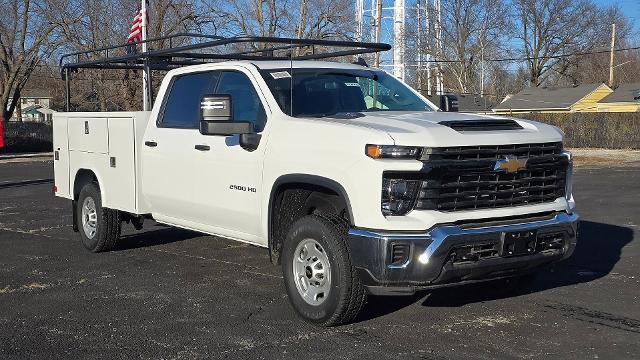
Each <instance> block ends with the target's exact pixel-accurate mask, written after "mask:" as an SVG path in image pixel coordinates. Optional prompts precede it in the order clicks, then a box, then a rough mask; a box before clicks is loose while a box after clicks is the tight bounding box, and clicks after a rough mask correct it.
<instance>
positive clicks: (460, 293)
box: [359, 221, 633, 321]
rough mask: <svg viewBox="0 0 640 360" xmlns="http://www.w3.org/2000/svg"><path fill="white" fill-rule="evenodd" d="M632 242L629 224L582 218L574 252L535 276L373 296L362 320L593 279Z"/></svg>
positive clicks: (613, 262)
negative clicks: (416, 306) (414, 306)
mask: <svg viewBox="0 0 640 360" xmlns="http://www.w3.org/2000/svg"><path fill="white" fill-rule="evenodd" d="M631 241H633V230H632V229H630V228H628V227H623V226H616V225H610V224H603V223H597V222H592V221H581V222H580V230H579V234H578V245H577V247H576V250H575V251H574V253H573V255H572V256H571V257H570V258H569V259H567V260H565V261H563V262H560V263H557V264H555V265H551V266H550V267H547V268H543V269H542V270H541V271H540V272H539V273H537V274H536V276H527V277H523V278H517V280H516V279H509V280H495V281H488V282H485V283H479V284H472V285H463V286H458V287H450V288H441V289H436V290H432V291H427V292H419V293H417V294H415V295H413V296H408V297H377V296H371V297H370V300H369V302H368V303H367V305H366V308H365V312H364V314H362V316H361V318H359V321H364V320H369V319H373V318H376V317H379V316H384V315H387V314H390V313H393V312H396V311H398V310H400V309H402V308H404V307H407V306H410V305H412V304H414V303H417V302H419V301H420V300H421V299H424V300H423V301H422V305H423V306H426V307H459V306H463V305H466V304H470V303H475V302H483V301H491V300H497V299H504V298H509V297H514V296H519V295H523V294H528V293H534V292H539V291H544V290H547V289H553V288H557V287H563V286H569V285H573V284H579V283H585V282H589V281H593V280H595V279H598V278H601V277H603V276H605V275H607V274H609V273H610V272H611V270H612V269H613V267H614V266H615V264H616V263H617V262H618V261H619V260H620V254H621V252H622V249H623V248H624V247H625V246H626V245H627V244H629V243H630V242H631ZM425 295H426V297H425Z"/></svg>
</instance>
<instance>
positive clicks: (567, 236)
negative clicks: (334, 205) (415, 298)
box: [349, 212, 579, 294]
mask: <svg viewBox="0 0 640 360" xmlns="http://www.w3.org/2000/svg"><path fill="white" fill-rule="evenodd" d="M578 219H579V217H578V215H577V214H575V213H573V214H567V213H565V212H559V213H555V214H549V215H545V216H538V217H533V218H525V219H511V220H508V219H507V220H501V221H487V222H483V223H469V224H444V225H440V226H435V227H433V228H431V229H430V230H428V231H426V232H421V233H416V232H385V231H376V230H365V229H357V228H353V229H351V230H349V246H350V250H351V255H352V262H353V265H354V266H355V267H356V268H357V269H358V271H359V275H360V277H361V280H362V281H363V283H364V284H365V285H366V286H367V287H368V288H369V290H370V292H372V293H384V294H395V293H397V294H402V293H413V292H415V290H418V289H420V288H429V287H437V286H443V285H448V284H455V283H461V282H473V281H483V280H488V279H494V278H501V277H509V276H514V275H517V274H522V273H526V272H528V271H531V270H534V269H535V268H538V267H540V266H543V265H546V264H549V263H552V262H555V261H559V260H562V259H566V258H568V257H569V256H571V254H572V253H573V250H574V249H575V247H576V239H577V230H578ZM526 231H535V234H536V235H535V236H536V242H537V241H539V240H537V239H546V238H550V237H554V238H556V239H561V241H559V242H556V243H555V244H559V245H558V246H557V247H554V248H549V249H545V248H542V249H540V250H539V251H535V252H533V253H531V254H524V255H520V256H506V255H505V254H503V253H500V254H499V255H497V256H490V257H487V258H481V259H477V260H475V261H473V260H472V261H462V262H461V261H454V257H455V252H456V251H459V250H456V249H461V248H462V247H469V246H474V245H475V244H496V248H497V247H498V246H501V245H499V244H502V242H503V241H504V238H505V236H506V234H510V233H514V232H526ZM540 242H543V241H542V240H540ZM397 244H401V245H402V248H403V249H406V251H407V253H406V255H405V257H404V258H403V260H402V261H401V262H398V261H395V262H394V261H393V260H394V259H393V257H394V254H395V256H397V254H396V253H395V250H393V249H394V246H397ZM536 249H537V248H536ZM456 260H457V259H456Z"/></svg>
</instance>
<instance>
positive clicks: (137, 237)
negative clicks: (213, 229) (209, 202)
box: [113, 224, 203, 251]
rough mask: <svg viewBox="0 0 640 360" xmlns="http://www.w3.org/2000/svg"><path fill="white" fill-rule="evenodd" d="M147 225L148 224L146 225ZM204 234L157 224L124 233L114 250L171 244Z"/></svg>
mask: <svg viewBox="0 0 640 360" xmlns="http://www.w3.org/2000/svg"><path fill="white" fill-rule="evenodd" d="M145 227H146V226H145ZM199 236H203V235H202V234H201V233H197V232H195V231H189V230H183V229H178V228H174V227H169V226H164V225H160V224H156V225H155V226H154V229H150V230H148V231H144V232H135V233H132V234H129V235H124V236H122V237H121V238H120V240H118V244H117V246H116V248H115V249H113V251H122V250H131V249H138V248H144V247H150V246H156V245H164V244H170V243H174V242H178V241H184V240H189V239H193V238H196V237H199Z"/></svg>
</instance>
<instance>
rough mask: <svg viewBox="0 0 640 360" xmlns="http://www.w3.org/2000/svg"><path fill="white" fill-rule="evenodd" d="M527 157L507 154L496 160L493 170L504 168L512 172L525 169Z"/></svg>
mask: <svg viewBox="0 0 640 360" xmlns="http://www.w3.org/2000/svg"><path fill="white" fill-rule="evenodd" d="M527 160H528V159H518V158H517V157H515V156H511V155H507V156H505V157H504V159H498V160H496V164H495V165H494V166H493V170H505V171H506V172H508V173H514V172H516V171H518V170H521V169H526V167H527Z"/></svg>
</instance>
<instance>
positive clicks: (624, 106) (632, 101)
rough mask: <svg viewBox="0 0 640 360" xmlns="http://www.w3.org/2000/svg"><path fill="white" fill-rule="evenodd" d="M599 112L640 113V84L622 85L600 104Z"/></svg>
mask: <svg viewBox="0 0 640 360" xmlns="http://www.w3.org/2000/svg"><path fill="white" fill-rule="evenodd" d="M598 111H599V112H640V83H635V84H621V85H620V86H618V87H617V88H616V89H615V90H614V92H613V93H612V94H610V95H609V96H607V97H605V98H604V99H602V100H600V101H599V102H598Z"/></svg>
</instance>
